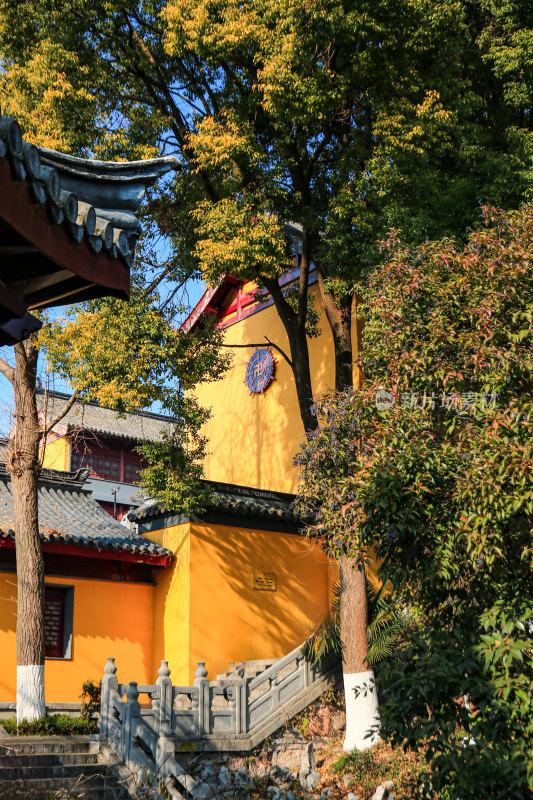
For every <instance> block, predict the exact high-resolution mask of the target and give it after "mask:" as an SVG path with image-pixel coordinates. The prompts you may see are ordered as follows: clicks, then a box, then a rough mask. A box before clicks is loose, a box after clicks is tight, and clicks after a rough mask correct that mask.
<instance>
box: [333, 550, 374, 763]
mask: <svg viewBox="0 0 533 800" xmlns="http://www.w3.org/2000/svg"><path fill="white" fill-rule="evenodd" d="M339 572H340V581H341V592H340V617H341V642H342V672H343V681H344V694H345V704H346V736H345V739H344V745H343V747H344V750H353V749H354V748H357V750H364V749H366V748H367V747H371V746H372V745H373V744H375V743H376V741H377V740H378V738H379V736H378V731H379V711H378V698H377V691H376V687H375V681H374V673H373V671H372V670H370V669H369V668H368V664H367V661H366V656H367V653H368V640H367V625H368V604H367V596H366V571H365V565H364V560H363V558H360V559H359V560H358V561H353V560H352V559H349V558H347V557H346V556H344V557H343V558H341V559H340V561H339ZM371 728H374V730H373V732H372V734H371V735H370V736H369V735H368V734H369V733H370V731H371Z"/></svg>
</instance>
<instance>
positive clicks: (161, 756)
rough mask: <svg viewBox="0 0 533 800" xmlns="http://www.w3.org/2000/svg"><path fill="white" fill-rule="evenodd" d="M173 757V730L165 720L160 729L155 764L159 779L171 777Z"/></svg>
mask: <svg viewBox="0 0 533 800" xmlns="http://www.w3.org/2000/svg"><path fill="white" fill-rule="evenodd" d="M173 757H174V742H173V740H172V730H171V727H170V723H169V722H168V720H163V721H162V722H161V727H160V728H159V738H158V740H157V745H156V751H155V763H156V767H157V775H158V777H159V778H161V779H164V778H166V777H168V775H170V772H171V770H170V764H171V759H172V758H173Z"/></svg>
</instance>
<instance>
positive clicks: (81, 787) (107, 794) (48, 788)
mask: <svg viewBox="0 0 533 800" xmlns="http://www.w3.org/2000/svg"><path fill="white" fill-rule="evenodd" d="M67 792H69V793H70V794H69V795H68V796H69V798H70V797H72V798H73V799H74V798H77V797H79V798H80V800H81V798H83V800H119V798H125V797H127V793H126V791H125V789H123V788H122V787H120V785H119V784H118V783H117V781H116V780H114V779H111V778H101V777H96V776H92V777H90V778H88V779H85V780H83V779H81V780H80V779H78V778H63V779H62V780H61V781H58V779H57V778H37V779H30V780H24V781H21V780H17V781H9V783H4V782H3V781H2V782H0V800H50V799H51V798H55V797H58V796H59V797H62V796H63V797H64V796H67Z"/></svg>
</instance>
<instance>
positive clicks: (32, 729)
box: [2, 714, 98, 736]
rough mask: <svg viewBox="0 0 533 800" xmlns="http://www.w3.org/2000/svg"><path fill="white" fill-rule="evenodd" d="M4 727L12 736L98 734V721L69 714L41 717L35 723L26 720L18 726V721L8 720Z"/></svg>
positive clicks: (3, 723)
mask: <svg viewBox="0 0 533 800" xmlns="http://www.w3.org/2000/svg"><path fill="white" fill-rule="evenodd" d="M2 725H3V727H4V728H5V730H6V731H7V732H8V733H9V734H10V735H11V736H86V735H87V734H89V733H96V731H97V728H98V723H97V722H96V720H89V719H84V718H83V717H69V716H68V714H57V715H55V716H49V717H41V719H36V720H34V721H33V722H28V720H26V719H24V720H22V722H20V723H19V724H18V725H17V720H16V719H6V720H4V721H3V722H2Z"/></svg>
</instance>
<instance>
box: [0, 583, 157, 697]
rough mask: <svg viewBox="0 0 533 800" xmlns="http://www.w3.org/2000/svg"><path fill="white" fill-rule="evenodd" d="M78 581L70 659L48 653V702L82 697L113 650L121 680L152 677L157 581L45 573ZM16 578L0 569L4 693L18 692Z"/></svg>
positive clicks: (0, 691) (0, 675) (0, 676)
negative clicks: (96, 578) (82, 690)
mask: <svg viewBox="0 0 533 800" xmlns="http://www.w3.org/2000/svg"><path fill="white" fill-rule="evenodd" d="M46 583H47V584H48V583H50V584H55V585H60V584H61V585H66V586H72V587H74V616H73V626H72V633H73V641H72V659H46V661H45V695H46V702H47V703H55V702H61V703H65V702H67V703H68V702H75V703H79V702H80V694H81V687H82V684H83V682H84V681H86V680H89V679H91V680H93V681H95V682H99V681H100V679H101V678H102V675H103V674H104V667H105V664H106V661H107V659H108V657H109V656H111V657H114V658H115V660H116V661H115V663H116V665H117V669H118V672H117V674H118V678H119V680H120V681H123V682H128V681H130V680H136V681H138V682H139V683H153V682H154V681H155V678H156V677H157V676H156V674H154V672H153V645H154V642H153V627H154V587H153V586H150V585H146V584H136V583H125V582H120V583H118V582H113V581H98V580H90V579H84V578H56V577H54V578H52V577H51V578H47V579H46ZM16 597H17V578H16V575H15V574H14V573H5V572H4V573H0V653H1V654H2V656H1V666H2V669H1V670H0V698H1V699H2V701H5V702H9V701H14V700H15V694H16V675H17V669H16V664H17V662H16V614H17V601H16Z"/></svg>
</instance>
